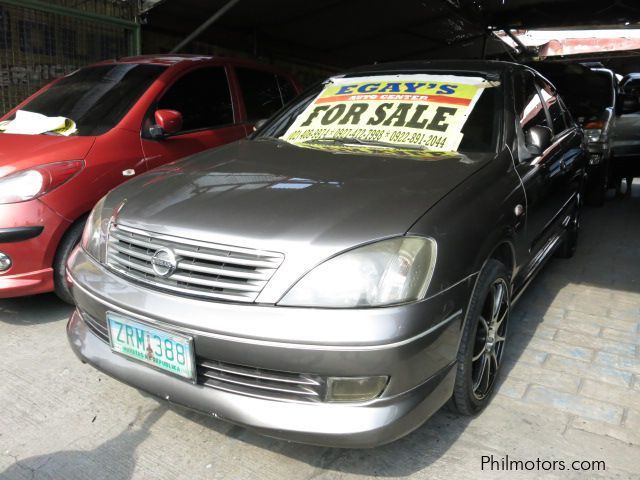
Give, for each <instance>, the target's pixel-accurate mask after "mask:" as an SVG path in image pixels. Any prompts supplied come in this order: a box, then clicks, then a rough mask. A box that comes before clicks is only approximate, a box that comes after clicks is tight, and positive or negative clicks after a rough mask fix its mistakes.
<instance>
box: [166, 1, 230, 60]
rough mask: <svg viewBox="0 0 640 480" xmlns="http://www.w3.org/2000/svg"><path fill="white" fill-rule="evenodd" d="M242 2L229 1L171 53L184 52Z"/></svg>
mask: <svg viewBox="0 0 640 480" xmlns="http://www.w3.org/2000/svg"><path fill="white" fill-rule="evenodd" d="M239 1H240V0H229V1H228V2H227V3H226V4H225V5H224V7H222V8H221V9H220V10H218V11H217V12H216V13H214V14H213V15H211V17H209V19H208V20H207V21H206V22H204V23H203V24H202V25H200V26H199V27H198V28H196V29H195V30H194V31H193V32H191V34H190V35H189V36H187V38H185V39H184V40H182V41H181V42H180V43H179V44H178V45H176V46H175V47H174V48H173V50H171V52H169V53H178V52H179V51H180V50H182V49H183V48H184V47H186V46H187V45H189V44H190V43H191V42H192V41H193V40H195V39H196V38H198V37H199V36H200V35H202V33H203V32H204V31H206V30H207V29H208V28H209V27H210V26H211V25H213V24H214V23H215V22H216V21H217V20H218V19H219V18H220V17H222V16H223V15H224V14H225V13H227V11H228V10H230V9H231V8H233V7H234V6H235V5H236V4H237V3H238V2H239Z"/></svg>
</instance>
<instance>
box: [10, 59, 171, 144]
mask: <svg viewBox="0 0 640 480" xmlns="http://www.w3.org/2000/svg"><path fill="white" fill-rule="evenodd" d="M165 68H166V67H162V66H159V65H136V64H116V65H102V66H98V67H89V68H83V69H81V70H78V71H77V72H75V73H73V74H71V75H69V76H68V77H65V78H63V79H62V80H60V81H59V82H58V83H56V84H55V85H53V86H52V87H51V88H49V89H48V90H46V91H44V92H43V93H41V94H40V95H38V96H37V97H36V98H34V99H33V100H31V101H30V102H29V103H28V104H27V105H25V106H24V107H23V108H22V109H23V110H27V111H29V112H35V113H40V114H42V115H47V116H50V117H58V116H60V117H66V118H70V119H71V120H73V121H74V122H76V126H77V127H78V133H77V134H78V135H101V134H103V133H105V132H107V131H109V130H111V129H112V128H113V127H115V126H116V125H117V124H118V122H120V120H121V119H122V117H124V115H125V114H126V113H127V112H128V111H129V109H130V108H131V107H132V106H133V105H134V104H135V102H136V101H137V100H138V98H140V96H141V95H142V94H143V93H144V92H145V91H146V90H147V88H149V86H150V85H151V83H153V81H154V80H155V79H156V78H158V76H159V75H160V74H161V73H162V72H163V71H164V70H165Z"/></svg>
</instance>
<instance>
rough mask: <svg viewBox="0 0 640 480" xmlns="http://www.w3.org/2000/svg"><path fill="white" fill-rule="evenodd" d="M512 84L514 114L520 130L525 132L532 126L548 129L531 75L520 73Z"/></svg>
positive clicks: (540, 100)
mask: <svg viewBox="0 0 640 480" xmlns="http://www.w3.org/2000/svg"><path fill="white" fill-rule="evenodd" d="M514 83H515V85H514V87H515V102H516V113H517V114H518V119H519V120H520V126H521V127H522V129H523V130H527V129H529V128H531V127H533V126H542V127H548V126H549V125H548V122H547V115H546V113H545V111H544V106H543V104H542V99H541V98H540V95H539V94H538V89H537V88H536V85H535V81H534V78H533V75H532V74H531V73H529V72H522V73H520V74H519V75H516V77H515V80H514Z"/></svg>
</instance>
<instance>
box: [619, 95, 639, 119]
mask: <svg viewBox="0 0 640 480" xmlns="http://www.w3.org/2000/svg"><path fill="white" fill-rule="evenodd" d="M620 110H621V114H622V115H625V114H628V113H636V112H637V111H638V110H640V99H638V96H637V95H630V94H628V93H625V94H623V95H622V102H621V108H620Z"/></svg>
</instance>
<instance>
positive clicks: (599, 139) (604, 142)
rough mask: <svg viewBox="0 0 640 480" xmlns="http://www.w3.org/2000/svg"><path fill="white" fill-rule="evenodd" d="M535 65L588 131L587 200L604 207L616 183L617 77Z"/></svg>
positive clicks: (570, 67) (566, 66)
mask: <svg viewBox="0 0 640 480" xmlns="http://www.w3.org/2000/svg"><path fill="white" fill-rule="evenodd" d="M532 66H533V68H535V69H536V70H537V71H538V72H540V73H541V74H543V75H544V76H545V77H546V78H547V79H549V80H550V81H551V82H552V83H553V85H554V86H555V87H556V88H557V89H558V92H559V93H560V95H561V96H562V100H564V102H565V103H566V105H567V108H568V109H569V111H570V112H571V114H572V115H573V117H574V118H575V119H576V121H577V122H578V123H579V124H580V125H581V126H582V127H583V128H584V131H585V134H586V138H587V142H588V148H589V164H588V166H587V174H588V183H587V189H586V192H585V197H586V201H587V203H589V204H591V205H596V206H601V205H604V201H605V198H606V194H607V189H608V187H609V184H610V183H611V182H612V174H611V163H612V161H611V152H612V148H611V144H612V132H613V131H614V129H615V128H616V127H615V124H616V121H617V117H616V105H617V102H618V80H617V79H616V76H615V74H614V73H613V72H612V71H611V70H608V69H606V68H589V67H587V66H584V65H581V64H579V63H551V62H537V63H535V64H532Z"/></svg>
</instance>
